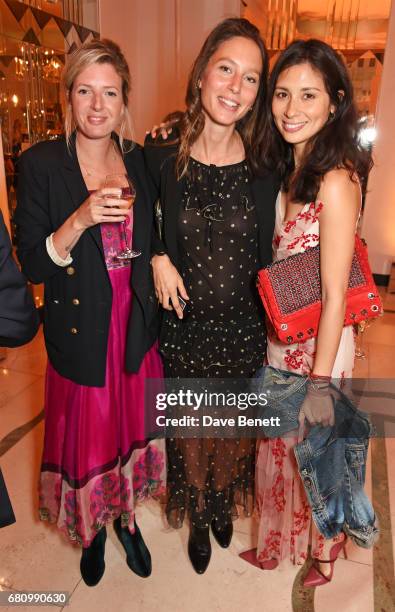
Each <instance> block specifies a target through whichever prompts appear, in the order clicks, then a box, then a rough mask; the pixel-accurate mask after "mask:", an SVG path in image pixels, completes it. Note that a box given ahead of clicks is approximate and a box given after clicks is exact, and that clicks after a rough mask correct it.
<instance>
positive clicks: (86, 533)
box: [40, 266, 166, 547]
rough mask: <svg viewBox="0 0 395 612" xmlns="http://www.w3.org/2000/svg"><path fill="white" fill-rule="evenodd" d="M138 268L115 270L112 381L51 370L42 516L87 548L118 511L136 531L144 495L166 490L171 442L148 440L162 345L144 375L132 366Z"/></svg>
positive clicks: (110, 359) (108, 373) (112, 276)
mask: <svg viewBox="0 0 395 612" xmlns="http://www.w3.org/2000/svg"><path fill="white" fill-rule="evenodd" d="M130 273H131V267H130V266H123V267H119V268H115V269H111V270H109V276H110V279H111V284H112V289H113V303H112V316H111V323H110V330H109V338H108V350H107V363H106V384H105V386H104V387H87V386H84V385H78V384H76V383H74V382H72V381H71V380H68V379H66V378H63V377H62V376H60V374H58V372H56V371H55V369H54V368H53V367H52V365H51V364H50V363H48V368H47V375H46V389H45V437H44V452H43V459H42V467H41V478H40V517H41V518H42V519H43V520H49V521H50V522H53V523H56V524H57V526H58V527H59V528H60V529H61V530H62V531H63V532H65V533H66V534H67V536H68V538H69V539H70V540H72V541H73V542H77V543H79V544H82V546H84V547H86V546H89V544H90V543H91V541H92V540H93V538H94V537H95V535H96V533H97V532H98V530H100V529H101V527H103V526H104V525H106V524H107V523H109V522H110V521H113V520H114V519H115V518H117V517H118V516H121V517H122V524H123V526H128V527H129V529H130V531H131V532H133V531H134V510H135V504H136V501H137V500H143V499H145V498H146V497H148V496H152V495H160V494H162V493H163V492H164V491H165V485H166V466H165V447H164V441H163V440H150V441H149V440H146V439H145V431H144V383H145V380H146V379H147V378H162V377H163V371H162V364H161V359H160V356H159V353H158V349H157V345H156V344H155V345H154V346H153V347H152V348H151V349H150V350H149V351H148V353H146V355H145V357H144V359H143V362H142V364H141V367H140V370H139V372H138V374H130V373H127V372H126V371H125V368H124V362H125V342H126V329H127V323H128V319H129V315H130V308H131V300H132V291H131V288H130V282H129V281H130Z"/></svg>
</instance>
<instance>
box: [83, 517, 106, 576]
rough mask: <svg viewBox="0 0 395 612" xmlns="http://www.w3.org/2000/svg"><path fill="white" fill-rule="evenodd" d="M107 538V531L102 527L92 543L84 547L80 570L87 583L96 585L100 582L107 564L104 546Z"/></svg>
mask: <svg viewBox="0 0 395 612" xmlns="http://www.w3.org/2000/svg"><path fill="white" fill-rule="evenodd" d="M106 539H107V531H106V528H105V527H102V528H101V529H100V531H99V532H98V533H97V534H96V536H95V538H94V539H93V541H92V543H91V545H90V546H89V547H88V548H83V549H82V556H81V563H80V570H81V576H82V579H83V581H84V582H85V584H87V585H88V586H96V585H97V583H98V582H100V580H101V578H102V576H103V574H104V570H105V567H106V564H105V563H104V548H105V544H106Z"/></svg>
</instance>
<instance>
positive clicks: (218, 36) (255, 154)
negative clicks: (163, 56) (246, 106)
mask: <svg viewBox="0 0 395 612" xmlns="http://www.w3.org/2000/svg"><path fill="white" fill-rule="evenodd" d="M236 36H241V37H243V38H248V39H249V40H252V41H253V42H254V43H255V44H256V45H257V46H258V47H259V50H260V52H261V57H262V73H261V75H260V79H259V87H258V93H257V96H256V99H255V102H254V105H253V107H252V110H251V111H250V112H248V113H247V114H246V115H245V116H244V117H243V118H242V119H240V121H238V122H237V124H236V129H237V131H238V132H239V134H240V136H241V138H242V141H243V145H244V150H245V154H246V162H247V165H248V167H249V170H250V172H251V173H253V174H260V173H262V170H263V165H262V151H263V143H264V132H265V129H264V126H265V122H266V119H265V113H266V87H267V78H268V66H269V62H268V55H267V51H266V47H265V43H264V42H263V40H262V38H261V36H260V34H259V30H258V28H256V27H255V26H254V25H253V24H252V23H251V22H249V21H248V20H247V19H240V18H230V19H225V20H224V21H222V22H221V23H219V24H218V25H217V26H216V27H215V28H214V30H212V32H210V34H209V35H208V37H207V39H206V40H205V42H204V44H203V46H202V48H201V50H200V52H199V55H198V56H197V58H196V60H195V63H194V64H193V67H192V70H191V73H190V75H189V80H188V86H187V92H186V97H185V102H186V111H185V112H184V113H180V114H179V121H178V123H177V127H178V129H179V133H180V137H179V149H178V154H177V159H176V174H177V178H181V177H182V176H183V175H184V174H185V173H186V171H187V169H188V162H189V158H190V154H191V148H192V145H193V144H194V142H196V140H197V139H198V137H199V136H200V134H201V133H202V131H203V128H204V121H205V116H204V112H203V107H202V103H201V99H200V89H199V86H198V83H199V80H200V79H201V77H202V75H203V73H204V71H205V69H206V67H207V64H208V63H209V61H210V59H211V57H212V56H213V54H214V53H215V52H216V51H217V49H218V47H219V46H220V45H221V44H222V43H224V42H225V41H227V40H230V39H231V38H234V37H236Z"/></svg>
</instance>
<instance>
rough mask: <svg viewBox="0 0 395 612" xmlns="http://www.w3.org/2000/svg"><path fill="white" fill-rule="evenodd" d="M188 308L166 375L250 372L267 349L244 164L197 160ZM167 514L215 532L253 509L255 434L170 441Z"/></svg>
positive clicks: (189, 223)
mask: <svg viewBox="0 0 395 612" xmlns="http://www.w3.org/2000/svg"><path fill="white" fill-rule="evenodd" d="M177 238H178V248H179V253H180V261H181V266H179V272H180V274H181V275H182V277H183V280H184V284H185V288H186V290H187V293H188V295H189V297H190V302H189V306H190V308H189V314H188V316H187V317H186V318H185V319H183V320H179V319H177V318H176V316H175V315H174V314H173V313H170V312H166V314H165V318H164V322H163V326H162V332H161V339H160V349H161V352H162V355H163V357H164V362H165V373H166V377H167V378H207V379H209V378H234V379H241V378H250V377H251V376H253V375H254V373H255V371H256V370H257V369H258V368H259V367H260V366H261V365H262V363H263V357H264V354H265V348H266V332H265V326H264V318H263V310H262V307H261V306H260V304H259V299H258V296H257V292H256V288H255V280H256V272H257V270H258V267H259V264H258V227H257V218H256V211H255V206H254V203H253V200H252V196H251V192H250V187H249V176H248V169H247V165H246V163H245V162H241V163H237V164H232V165H228V166H221V167H217V166H213V165H211V166H207V165H205V164H202V163H200V162H198V161H196V160H193V159H191V160H190V164H189V170H188V176H187V178H186V180H185V181H184V189H183V196H182V205H181V213H180V215H179V220H178V228H177ZM167 452H168V503H167V518H168V521H169V524H170V525H172V526H173V527H180V526H181V525H182V522H183V519H184V516H185V515H188V516H189V518H190V520H191V523H192V524H193V525H194V526H196V527H208V526H209V525H210V524H211V522H213V521H214V522H215V526H216V528H217V529H223V528H224V527H225V526H226V524H228V523H229V522H231V521H232V519H234V518H236V517H237V509H236V504H241V505H242V506H243V507H244V510H245V512H246V513H247V514H249V513H250V512H251V510H252V504H253V480H254V456H255V440H253V439H221V438H217V439H212V438H210V439H196V438H195V439H193V438H189V439H180V438H171V439H168V440H167Z"/></svg>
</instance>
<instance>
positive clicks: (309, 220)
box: [255, 194, 355, 564]
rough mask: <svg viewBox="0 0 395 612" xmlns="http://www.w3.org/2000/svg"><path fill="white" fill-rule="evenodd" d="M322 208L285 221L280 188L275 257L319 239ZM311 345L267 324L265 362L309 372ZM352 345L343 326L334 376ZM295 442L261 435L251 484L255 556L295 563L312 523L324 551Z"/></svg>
mask: <svg viewBox="0 0 395 612" xmlns="http://www.w3.org/2000/svg"><path fill="white" fill-rule="evenodd" d="M322 208H323V204H322V202H311V203H308V204H306V205H305V206H304V207H303V208H302V210H301V211H300V212H299V213H298V215H297V216H296V217H295V218H294V219H293V220H290V221H287V222H284V221H283V219H284V214H283V211H282V210H281V197H280V194H279V196H278V198H277V202H276V225H275V231H274V238H273V259H274V261H278V260H280V259H284V258H285V257H289V256H290V255H294V254H296V253H300V252H303V251H305V250H306V249H308V248H310V247H314V246H316V245H317V244H318V243H319V233H320V229H319V228H320V224H319V217H320V212H321V210H322ZM315 345H316V340H315V338H309V339H308V340H306V341H305V342H299V343H295V344H291V345H286V344H283V343H282V342H280V341H279V340H278V339H277V337H276V336H275V334H274V331H273V330H270V329H268V345H267V362H268V363H269V365H271V366H274V367H276V368H279V369H281V370H289V371H294V372H297V373H298V374H308V373H309V372H310V370H311V368H312V364H313V359H314V354H315ZM354 350H355V347H354V335H353V330H352V327H345V328H344V329H343V332H342V336H341V340H340V344H339V349H338V352H337V356H336V360H335V364H334V367H333V370H332V377H334V378H339V379H340V378H345V377H346V378H347V377H351V375H352V370H353V366H354ZM296 443H297V432H295V436H288V437H286V438H275V439H271V440H269V439H263V440H261V441H260V442H259V443H258V448H257V462H256V474H255V479H256V481H255V486H256V502H257V512H258V519H259V530H258V548H257V557H258V560H259V561H260V562H262V561H267V560H269V559H277V560H278V561H281V560H282V559H290V560H291V561H292V562H293V563H296V564H302V563H304V561H305V559H306V557H307V549H308V545H309V540H310V526H311V533H312V541H311V543H312V551H311V552H312V555H313V556H314V557H318V558H320V557H321V555H322V549H323V544H324V538H323V536H322V535H321V534H320V533H319V532H318V530H317V528H316V527H315V525H314V523H313V524H312V525H311V512H310V507H309V505H308V502H307V499H306V495H305V493H304V489H303V484H302V481H301V479H300V477H299V474H298V469H297V464H296V459H295V456H294V453H293V447H294V446H295V444H296ZM321 558H322V557H321Z"/></svg>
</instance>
